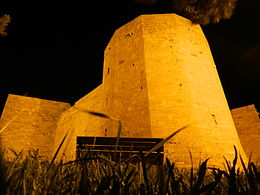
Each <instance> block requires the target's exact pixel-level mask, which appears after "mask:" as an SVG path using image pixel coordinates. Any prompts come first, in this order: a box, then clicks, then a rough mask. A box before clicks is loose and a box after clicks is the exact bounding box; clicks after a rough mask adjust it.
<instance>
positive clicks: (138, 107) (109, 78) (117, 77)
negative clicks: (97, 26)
mask: <svg viewBox="0 0 260 195" xmlns="http://www.w3.org/2000/svg"><path fill="white" fill-rule="evenodd" d="M102 89H103V110H104V113H106V114H108V115H111V116H113V117H116V118H118V119H120V120H122V123H123V132H122V136H126V137H154V138H164V137H167V136H168V135H170V134H171V133H173V132H174V131H176V130H178V129H180V128H181V127H183V126H186V125H189V126H188V127H187V128H186V129H184V130H182V131H181V132H180V133H178V134H177V135H176V136H175V137H174V138H173V139H172V140H171V141H170V142H169V143H167V144H166V146H165V153H166V156H168V157H169V158H170V159H171V160H173V161H174V162H175V163H176V164H177V166H179V167H180V166H181V167H186V166H188V167H189V166H190V164H191V158H190V154H192V161H193V164H194V165H198V164H199V162H201V161H203V160H205V159H207V158H210V160H209V162H208V164H209V165H210V166H217V167H222V166H223V163H224V158H223V156H225V157H226V158H227V159H228V160H230V161H232V160H233V158H234V154H235V152H234V146H236V148H237V150H238V151H239V154H240V155H241V156H242V158H243V159H244V160H245V161H246V160H247V157H246V155H245V153H244V151H243V148H242V147H241V144H240V141H239V138H238V134H237V131H236V128H235V126H234V122H233V119H232V116H231V113H230V110H229V107H228V104H227V101H226V98H225V95H224V92H223V89H222V86H221V82H220V80H219V77H218V73H217V70H216V66H215V64H214V61H213V58H212V55H211V52H210V48H209V45H208V43H207V40H206V38H205V36H204V34H203V32H202V30H201V28H200V26H199V25H195V24H193V23H192V22H191V21H190V20H187V19H185V18H183V17H180V16H178V15H175V14H161V15H142V16H139V17H138V18H136V19H134V20H133V21H131V22H129V23H128V24H126V25H124V26H123V27H121V28H119V29H118V30H117V31H116V32H115V34H114V35H113V37H112V39H111V41H110V42H109V44H108V46H107V48H106V51H105V57H104V72H103V84H102ZM116 125H117V123H113V122H111V121H107V122H105V123H104V124H103V125H102V127H101V128H104V129H106V132H107V134H106V135H107V136H115V135H116V130H117V128H116Z"/></svg>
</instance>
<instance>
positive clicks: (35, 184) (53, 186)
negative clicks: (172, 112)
mask: <svg viewBox="0 0 260 195" xmlns="http://www.w3.org/2000/svg"><path fill="white" fill-rule="evenodd" d="M23 156H24V154H23V153H22V152H21V153H18V154H17V153H16V154H15V158H14V159H13V160H12V161H8V162H5V161H3V160H2V161H1V163H4V164H5V165H4V166H1V184H0V187H1V193H2V194H192V195H193V194H252V195H257V194H260V171H259V169H257V167H256V166H255V164H254V163H252V162H250V163H249V164H248V165H245V164H243V170H239V169H236V162H235V161H234V162H233V163H232V164H230V163H229V162H226V166H227V167H228V168H227V170H220V169H215V168H208V167H207V160H205V161H204V162H202V163H201V165H200V166H199V168H198V169H194V168H193V167H191V168H190V170H179V169H178V167H175V164H174V163H171V162H170V161H169V160H168V159H166V161H165V163H164V164H163V165H158V164H157V165H154V164H153V165H152V164H149V163H147V162H146V161H145V157H144V155H142V154H140V155H134V156H132V157H130V158H129V159H128V160H126V161H119V162H115V161H113V160H111V159H112V158H111V157H110V156H104V155H101V154H100V155H99V154H96V153H93V152H91V151H89V152H87V153H84V156H82V158H81V159H79V160H77V161H71V162H66V163H63V162H62V161H60V162H56V163H53V162H52V161H46V160H44V159H43V158H42V157H41V156H39V154H38V151H32V152H29V154H28V155H27V156H26V157H23ZM236 158H238V157H237V156H235V158H234V159H236ZM241 160H242V159H241ZM242 162H243V161H242ZM2 165H3V164H2Z"/></svg>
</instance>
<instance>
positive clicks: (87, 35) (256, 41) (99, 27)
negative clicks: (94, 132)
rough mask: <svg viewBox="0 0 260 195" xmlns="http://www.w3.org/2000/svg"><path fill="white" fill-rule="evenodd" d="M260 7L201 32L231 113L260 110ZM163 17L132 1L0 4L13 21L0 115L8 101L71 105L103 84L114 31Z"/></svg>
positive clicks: (1, 54)
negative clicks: (140, 19)
mask: <svg viewBox="0 0 260 195" xmlns="http://www.w3.org/2000/svg"><path fill="white" fill-rule="evenodd" d="M259 2H260V1H259V0H246V1H245V0H240V1H238V6H237V9H236V10H235V14H234V16H233V17H232V19H230V20H225V21H222V22H221V23H219V24H212V25H208V26H205V27H203V31H204V33H205V35H206V37H207V39H208V42H209V44H210V47H211V51H212V54H213V57H214V60H215V63H216V65H217V68H218V71H219V76H220V79H221V81H222V84H223V88H224V91H225V94H226V97H227V100H228V103H229V106H230V108H235V107H240V106H245V105H248V104H253V103H254V104H255V105H256V106H257V107H258V108H259V107H260V101H259V100H260V95H259V94H260V93H259V84H260V12H259V8H260V3H259ZM165 12H168V10H163V9H158V8H156V7H147V6H143V5H140V4H136V3H133V2H131V1H130V0H111V1H108V0H103V1H102V0H100V1H98V0H92V1H90V0H63V1H60V0H37V1H32V0H22V1H14V0H1V3H0V15H3V14H5V13H6V14H10V15H11V18H12V22H11V24H10V26H9V28H8V33H9V35H8V36H7V37H4V38H1V37H0V60H1V62H0V68H1V69H0V71H1V76H0V113H1V110H2V108H3V106H4V102H5V100H6V98H7V94H9V93H13V94H19V95H23V94H25V93H28V96H32V97H39V98H44V99H49V100H57V101H64V102H70V103H74V102H75V101H77V100H78V99H79V98H81V97H83V96H84V95H86V94H87V93H88V92H90V91H91V90H92V89H94V88H95V87H96V86H98V85H99V84H100V83H101V79H102V68H103V51H104V49H105V47H106V45H107V43H108V41H109V40H110V38H111V36H112V34H113V32H114V30H115V29H116V28H119V27H120V26H122V25H123V24H125V23H126V22H129V21H131V20H132V19H134V18H135V17H137V16H138V15H141V14H148V13H165Z"/></svg>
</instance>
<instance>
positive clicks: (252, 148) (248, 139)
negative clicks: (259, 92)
mask: <svg viewBox="0 0 260 195" xmlns="http://www.w3.org/2000/svg"><path fill="white" fill-rule="evenodd" d="M231 113H232V116H233V119H234V122H235V125H236V128H237V132H238V135H239V138H240V141H241V144H242V146H243V148H244V150H245V152H246V154H247V156H248V157H249V156H250V155H252V156H251V160H252V161H253V162H254V163H257V164H258V165H259V163H260V119H259V116H258V113H257V111H256V109H255V106H254V105H248V106H244V107H241V108H236V109H232V110H231Z"/></svg>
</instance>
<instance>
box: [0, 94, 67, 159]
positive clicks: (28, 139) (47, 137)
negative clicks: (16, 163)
mask: <svg viewBox="0 0 260 195" xmlns="http://www.w3.org/2000/svg"><path fill="white" fill-rule="evenodd" d="M69 107H70V104H68V103H63V102H56V101H49V100H43V99H39V98H32V97H24V96H19V95H11V94H10V95H9V96H8V98H7V101H6V104H5V107H4V110H3V113H2V116H1V121H0V130H1V129H2V131H1V133H0V136H1V138H0V142H1V144H2V146H3V147H4V149H5V150H6V151H5V155H6V157H7V158H9V157H10V158H11V157H13V155H12V152H10V150H8V147H10V148H12V149H14V150H15V151H17V152H20V151H21V150H25V151H26V150H29V149H30V150H33V149H35V150H37V149H39V154H40V155H42V156H47V157H50V156H51V155H52V150H53V144H54V140H55V133H56V128H57V121H58V119H59V117H60V115H61V114H62V113H63V112H65V111H66V110H67V109H68V108H69ZM10 121H12V122H10ZM9 122H10V123H9ZM8 123H9V125H7V124H8ZM6 125H7V126H6ZM5 126H6V128H4V127H5ZM3 128H4V129H3Z"/></svg>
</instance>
